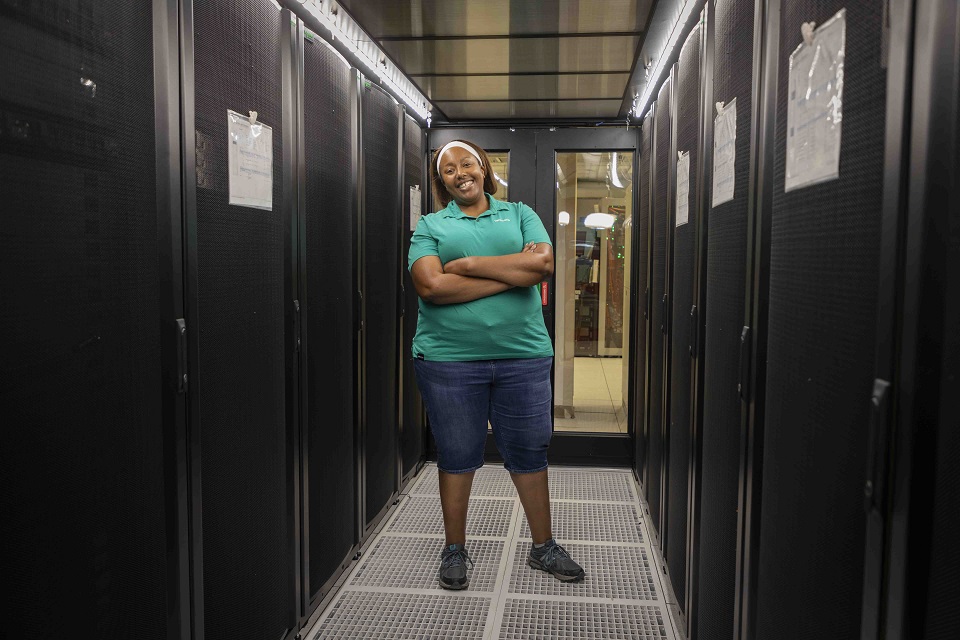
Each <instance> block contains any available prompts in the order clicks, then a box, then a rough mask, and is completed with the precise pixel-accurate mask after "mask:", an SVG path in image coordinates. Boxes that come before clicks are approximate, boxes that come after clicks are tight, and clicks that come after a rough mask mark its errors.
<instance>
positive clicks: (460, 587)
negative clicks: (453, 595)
mask: <svg viewBox="0 0 960 640" xmlns="http://www.w3.org/2000/svg"><path fill="white" fill-rule="evenodd" d="M437 584H439V585H440V588H442V589H446V590H447V591H463V590H464V589H466V588H467V587H469V586H470V581H469V580H468V581H467V582H465V583H463V584H462V585H455V584H444V583H442V582H440V581H439V580H437Z"/></svg>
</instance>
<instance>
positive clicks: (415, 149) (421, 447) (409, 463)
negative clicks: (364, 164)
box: [400, 115, 429, 479]
mask: <svg viewBox="0 0 960 640" xmlns="http://www.w3.org/2000/svg"><path fill="white" fill-rule="evenodd" d="M423 158H424V133H423V129H421V128H420V125H419V124H417V121H416V120H414V119H413V118H412V117H410V116H409V115H408V116H405V117H404V125H403V194H402V198H403V201H402V202H403V211H404V215H403V219H402V221H401V225H402V227H401V234H400V237H401V239H402V245H401V246H400V270H401V273H402V274H403V275H402V277H403V286H402V288H401V295H402V296H403V300H402V302H401V305H402V306H401V309H402V323H403V331H402V339H401V341H400V362H401V363H402V367H401V402H402V405H403V406H402V418H403V421H402V431H401V440H400V450H401V456H402V461H403V466H402V472H401V476H402V478H404V479H407V478H409V477H410V476H412V475H413V474H414V473H415V472H416V471H417V469H418V467H419V466H420V462H421V461H422V460H423V458H424V452H425V446H426V443H425V441H424V427H425V423H424V420H423V413H424V410H423V401H422V400H421V398H420V392H419V391H417V383H416V376H415V375H414V372H413V356H412V355H411V353H410V345H411V344H413V336H414V335H415V334H416V331H417V316H418V312H419V298H418V297H417V290H416V288H414V286H413V280H411V278H410V273H409V272H408V271H407V268H406V265H407V253H408V252H409V250H410V238H411V237H412V235H413V225H414V223H415V220H414V219H413V218H412V217H411V216H412V213H411V208H412V207H413V206H415V205H416V206H419V208H420V213H421V214H422V213H425V208H426V193H427V189H428V188H429V187H428V184H427V178H426V175H425V174H424V171H423Z"/></svg>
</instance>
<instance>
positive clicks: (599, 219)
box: [583, 213, 617, 229]
mask: <svg viewBox="0 0 960 640" xmlns="http://www.w3.org/2000/svg"><path fill="white" fill-rule="evenodd" d="M616 219H617V217H616V216H614V215H611V214H609V213H591V214H590V215H588V216H587V217H586V219H585V220H584V221H583V225H584V226H585V227H589V228H590V229H609V228H611V227H613V223H614V222H615V221H616Z"/></svg>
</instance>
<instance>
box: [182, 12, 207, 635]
mask: <svg viewBox="0 0 960 640" xmlns="http://www.w3.org/2000/svg"><path fill="white" fill-rule="evenodd" d="M179 26H180V113H181V128H180V147H181V150H182V153H183V164H182V171H183V173H182V174H181V180H182V189H183V191H182V193H183V234H184V235H183V248H184V253H185V255H184V266H185V268H184V272H185V278H184V285H183V295H184V301H185V302H184V308H185V311H186V314H185V317H186V318H187V320H188V321H189V322H188V324H187V327H186V329H187V330H186V342H187V379H188V381H196V380H199V379H200V377H199V373H200V366H199V361H198V358H197V354H198V353H199V348H200V347H199V343H200V333H199V331H198V329H197V327H196V326H195V323H193V321H192V319H194V318H198V317H199V308H198V307H199V303H198V296H197V291H198V277H199V276H198V273H197V180H196V175H197V152H196V149H197V140H196V129H195V127H196V125H195V122H196V113H195V104H196V90H195V86H194V75H193V73H194V47H193V45H194V41H193V0H181V3H180V23H179ZM187 407H188V422H187V434H188V436H187V456H188V462H187V473H188V480H187V484H188V486H189V504H190V534H189V535H190V540H189V546H190V583H191V587H192V592H191V598H190V600H191V607H190V622H191V630H192V633H191V634H190V635H191V637H192V638H193V639H194V640H203V637H204V617H203V509H202V507H203V505H202V497H203V493H202V491H201V486H200V480H201V474H200V429H199V422H200V419H199V418H200V405H199V398H198V396H197V394H196V393H190V392H189V387H188V392H187Z"/></svg>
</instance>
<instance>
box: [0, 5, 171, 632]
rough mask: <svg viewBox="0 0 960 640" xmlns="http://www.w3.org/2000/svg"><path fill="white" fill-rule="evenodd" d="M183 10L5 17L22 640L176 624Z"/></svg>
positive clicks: (9, 446)
mask: <svg viewBox="0 0 960 640" xmlns="http://www.w3.org/2000/svg"><path fill="white" fill-rule="evenodd" d="M174 20H175V16H170V15H169V14H168V13H167V12H166V8H165V7H163V6H162V5H161V4H158V5H157V6H156V7H154V6H153V3H150V2H142V3H136V4H135V5H128V3H125V2H103V1H93V0H89V1H76V2H71V3H57V4H56V5H51V4H49V3H43V4H40V3H22V2H17V3H11V2H6V3H3V8H2V11H0V41H2V42H3V49H4V55H3V62H2V63H0V75H2V77H3V94H2V97H0V170H2V173H3V178H2V193H3V210H4V215H3V231H2V233H0V251H2V253H3V268H2V269H0V300H2V303H0V330H2V332H3V350H2V357H0V406H2V407H3V421H4V429H3V434H4V438H3V446H2V451H3V454H2V464H0V467H2V469H3V472H2V482H3V487H4V488H3V500H2V503H0V504H2V510H3V514H4V515H3V525H2V531H3V546H4V553H3V557H4V560H3V565H2V566H3V569H2V573H3V576H4V583H5V586H6V587H7V588H8V589H9V593H10V594H11V595H10V597H9V598H8V600H7V602H6V607H5V610H6V614H5V616H4V621H3V631H4V633H3V635H4V636H5V637H11V638H54V637H60V636H62V635H63V633H64V632H65V630H69V633H75V634H77V635H79V636H83V637H91V638H92V637H99V638H124V637H139V638H150V639H156V640H160V639H161V638H168V637H172V635H170V634H176V633H178V631H177V630H175V629H174V628H173V627H174V625H176V617H177V616H178V615H179V612H178V611H177V606H178V604H177V599H176V597H177V592H176V589H175V588H174V589H171V588H170V587H171V585H173V584H174V583H173V582H171V577H172V575H173V573H174V572H175V571H176V558H175V556H176V552H177V546H176V545H177V539H176V535H177V534H178V533H179V531H178V530H176V529H175V522H176V521H177V520H176V519H177V518H178V514H177V513H176V512H175V511H176V509H175V500H176V494H175V492H173V494H172V498H173V501H168V500H167V498H168V497H170V496H171V491H172V490H173V489H174V487H173V484H172V483H173V482H174V479H175V473H170V474H169V476H168V484H166V485H165V481H164V473H165V462H166V463H167V464H168V465H169V464H170V463H172V460H173V445H172V443H173V442H175V440H176V438H177V437H178V436H179V437H182V429H183V427H184V417H183V404H182V399H181V398H182V396H178V395H177V391H176V389H177V381H176V372H175V359H174V360H173V361H172V362H173V366H170V364H171V359H170V356H171V355H173V354H175V353H176V349H175V347H174V346H173V343H174V341H175V335H176V333H175V327H176V325H175V320H174V318H176V317H179V316H178V315H174V314H180V313H182V309H180V308H179V307H177V306H176V305H175V304H174V303H173V301H174V300H175V299H177V298H178V297H179V294H178V293H177V292H179V283H178V282H176V283H174V282H171V272H172V271H174V270H175V267H174V265H177V268H176V270H177V271H178V261H179V255H176V256H174V255H171V252H172V251H173V249H174V247H173V246H172V244H171V243H170V241H171V239H172V238H173V237H176V236H178V235H179V228H177V230H176V231H172V229H171V226H172V225H174V224H178V222H175V221H174V220H173V219H172V216H171V213H172V208H171V207H170V204H171V200H173V201H174V202H175V203H176V205H177V206H178V205H179V193H177V194H175V195H171V194H170V191H169V189H170V187H171V186H172V184H173V183H176V184H177V185H178V184H179V183H178V182H177V181H176V176H177V175H179V169H173V170H172V171H171V168H170V166H169V165H170V164H172V163H175V162H177V161H178V154H177V149H178V146H177V145H176V144H175V143H176V139H175V138H174V140H173V141H172V142H173V143H174V144H171V140H170V139H169V137H165V135H164V134H165V133H166V131H169V130H170V129H171V128H172V129H173V130H174V131H175V130H176V115H175V113H170V112H168V111H167V105H166V99H167V95H166V92H167V91H171V90H174V89H175V83H176V74H175V73H173V74H171V73H169V71H170V68H169V67H172V64H174V63H173V61H172V57H166V56H167V55H168V54H171V53H172V54H174V55H175V51H172V50H170V49H168V48H167V47H168V46H169V40H167V36H169V35H170V33H171V32H170V30H171V29H173V30H175V29H176V24H175V22H174ZM144 33H146V34H147V35H146V37H145V36H144ZM151 34H152V37H151ZM155 50H156V51H157V61H158V66H157V68H156V69H155V66H154V56H155V53H154V52H155ZM168 65H169V66H168ZM155 74H156V82H157V84H156V87H155V84H154V83H155ZM171 85H173V86H171ZM155 90H156V94H155ZM155 95H156V98H155ZM173 100H174V101H175V100H176V96H175V94H174V96H173ZM167 116H170V117H171V120H168V119H167ZM155 125H157V126H161V125H162V126H163V127H164V130H163V131H160V130H158V131H157V132H156V133H155V131H154V129H155ZM171 154H172V155H171ZM165 190H167V191H165ZM176 242H177V243H176V248H177V251H179V238H177V241H176ZM162 332H165V333H164V334H163V336H162V335H161V334H162ZM177 406H179V407H180V412H179V413H177V412H176V407H177ZM168 525H169V527H170V528H169V529H168ZM168 545H169V546H168ZM168 553H169V554H170V560H171V563H170V565H169V566H168ZM168 595H169V596H170V599H169V601H168ZM168 616H169V618H168ZM168 623H169V626H168Z"/></svg>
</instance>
